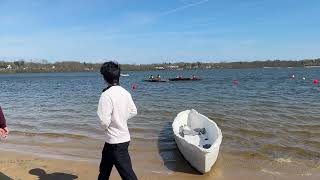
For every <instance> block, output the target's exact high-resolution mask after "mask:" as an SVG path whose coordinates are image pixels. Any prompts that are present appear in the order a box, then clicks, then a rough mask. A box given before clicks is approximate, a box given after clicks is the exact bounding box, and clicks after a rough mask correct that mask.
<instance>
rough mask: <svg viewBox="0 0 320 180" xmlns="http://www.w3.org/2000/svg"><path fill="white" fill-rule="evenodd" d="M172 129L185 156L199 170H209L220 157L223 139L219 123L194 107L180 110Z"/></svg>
mask: <svg viewBox="0 0 320 180" xmlns="http://www.w3.org/2000/svg"><path fill="white" fill-rule="evenodd" d="M172 129H173V133H174V138H175V140H176V143H177V145H178V148H179V150H180V152H181V153H182V155H183V156H184V158H185V159H186V160H187V161H188V162H189V163H190V164H191V166H193V167H194V168H195V169H197V170H198V171H199V172H201V173H206V172H209V171H210V169H211V167H212V166H213V164H214V163H215V162H216V160H217V158H218V154H219V148H220V144H221V141H222V133H221V130H220V128H219V127H218V126H217V124H216V123H215V122H214V121H212V120H210V119H209V118H207V117H206V116H204V115H202V114H200V113H198V112H197V111H196V110H194V109H192V110H186V111H182V112H180V113H179V114H178V115H177V117H176V118H175V119H174V121H173V123H172Z"/></svg>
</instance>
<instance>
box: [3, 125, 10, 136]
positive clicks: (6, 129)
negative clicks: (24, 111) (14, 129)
mask: <svg viewBox="0 0 320 180" xmlns="http://www.w3.org/2000/svg"><path fill="white" fill-rule="evenodd" d="M3 129H4V130H5V131H6V135H7V136H8V134H9V129H8V127H5V128H3Z"/></svg>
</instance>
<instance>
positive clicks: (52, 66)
mask: <svg viewBox="0 0 320 180" xmlns="http://www.w3.org/2000/svg"><path fill="white" fill-rule="evenodd" d="M100 66H101V63H86V62H77V61H62V62H55V63H49V62H47V61H45V62H28V61H24V60H19V61H10V62H8V61H1V60H0V73H27V72H96V71H99V68H100ZM314 66H320V58H318V59H305V60H300V61H289V60H286V61H281V60H267V61H237V62H219V63H203V62H200V61H198V62H194V63H186V62H178V63H159V64H121V69H122V70H123V71H147V70H164V69H171V70H188V69H214V68H234V69H240V68H274V67H314Z"/></svg>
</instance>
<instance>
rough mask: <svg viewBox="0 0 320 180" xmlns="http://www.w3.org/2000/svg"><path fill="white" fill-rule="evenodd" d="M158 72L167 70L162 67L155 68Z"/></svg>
mask: <svg viewBox="0 0 320 180" xmlns="http://www.w3.org/2000/svg"><path fill="white" fill-rule="evenodd" d="M154 68H155V69H156V70H165V68H164V67H162V66H157V67H154Z"/></svg>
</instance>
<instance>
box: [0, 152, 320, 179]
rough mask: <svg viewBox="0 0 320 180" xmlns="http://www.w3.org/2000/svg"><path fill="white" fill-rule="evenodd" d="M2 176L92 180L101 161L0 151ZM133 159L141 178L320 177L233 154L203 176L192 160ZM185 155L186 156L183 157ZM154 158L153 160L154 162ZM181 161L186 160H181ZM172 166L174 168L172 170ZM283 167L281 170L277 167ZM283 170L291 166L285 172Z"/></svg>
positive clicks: (317, 170) (317, 173)
mask: <svg viewBox="0 0 320 180" xmlns="http://www.w3.org/2000/svg"><path fill="white" fill-rule="evenodd" d="M0 153H1V159H0V164H1V166H0V179H1V180H9V179H14V180H19V179H21V180H36V179H45V180H50V179H62V180H72V179H80V180H90V179H96V177H97V174H98V164H99V162H98V161H97V162H88V161H76V160H63V159H54V158H46V157H41V156H37V155H32V154H25V153H20V152H9V151H0ZM131 154H132V157H133V158H132V159H133V165H134V169H135V171H136V173H137V175H138V177H139V179H163V178H166V179H186V180H188V179H190V180H191V179H201V180H209V179H218V180H231V179H259V180H269V179H279V180H282V179H283V180H286V179H288V180H289V179H290V180H295V179H297V180H298V179H301V180H302V179H310V180H316V179H319V178H320V167H317V168H314V169H311V170H308V171H306V170H304V169H303V167H301V168H300V169H299V168H297V167H294V165H289V164H288V163H289V162H285V161H284V160H283V161H281V160H279V161H278V162H274V163H273V164H272V163H271V164H269V168H271V169H269V170H267V169H263V168H261V165H262V164H264V163H268V162H266V161H264V160H262V159H260V160H259V159H256V158H254V157H251V158H250V159H249V158H247V159H238V161H234V158H236V157H232V156H228V155H222V156H220V157H219V159H218V161H217V163H216V164H215V165H214V167H213V168H212V170H211V172H209V173H207V174H205V175H201V174H199V173H197V172H196V171H195V170H194V169H192V168H191V167H190V166H189V164H188V163H185V164H182V165H181V163H178V164H180V165H179V166H176V162H166V163H169V164H170V163H171V166H172V167H174V168H170V165H168V164H166V163H164V162H161V161H159V160H157V158H156V157H151V156H150V155H147V156H146V157H145V158H144V157H143V155H138V154H137V152H133V153H131ZM181 158H182V157H181ZM150 161H153V162H150ZM181 161H184V160H183V159H181ZM150 165H151V166H155V167H158V171H148V169H149V168H150V167H149V166H150ZM168 167H169V169H172V170H170V171H168ZM278 168H280V169H282V172H281V173H280V172H278V171H277V169H278ZM283 169H287V172H286V173H283ZM111 179H121V178H120V176H119V175H118V173H117V171H116V170H115V168H114V169H113V171H112V176H111Z"/></svg>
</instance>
